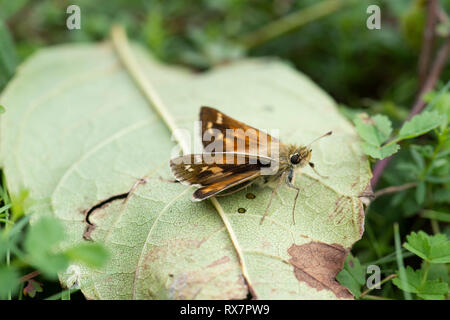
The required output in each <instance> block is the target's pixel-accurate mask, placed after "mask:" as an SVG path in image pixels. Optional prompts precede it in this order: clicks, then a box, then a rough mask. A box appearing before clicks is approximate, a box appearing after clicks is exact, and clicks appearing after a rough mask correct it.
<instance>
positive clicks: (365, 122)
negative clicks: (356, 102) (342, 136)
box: [354, 114, 392, 146]
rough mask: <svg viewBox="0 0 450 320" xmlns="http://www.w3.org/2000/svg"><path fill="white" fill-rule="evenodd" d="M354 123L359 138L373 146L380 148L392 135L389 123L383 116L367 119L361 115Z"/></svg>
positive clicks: (366, 116) (367, 117)
mask: <svg viewBox="0 0 450 320" xmlns="http://www.w3.org/2000/svg"><path fill="white" fill-rule="evenodd" d="M354 123H355V126H356V130H357V131H358V133H359V135H360V136H361V138H362V139H363V140H365V141H366V142H367V143H369V144H371V145H374V146H381V145H382V144H383V143H384V142H385V141H386V140H387V139H388V138H389V136H390V135H391V133H392V124H391V121H390V120H389V118H388V117H386V116H384V115H376V116H373V117H369V116H368V115H367V114H361V115H359V116H358V117H356V118H355V120H354Z"/></svg>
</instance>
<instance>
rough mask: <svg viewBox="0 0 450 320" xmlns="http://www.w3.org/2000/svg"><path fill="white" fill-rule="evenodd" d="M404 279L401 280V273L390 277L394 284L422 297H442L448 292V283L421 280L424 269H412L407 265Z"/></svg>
mask: <svg viewBox="0 0 450 320" xmlns="http://www.w3.org/2000/svg"><path fill="white" fill-rule="evenodd" d="M405 271H406V279H404V280H406V281H405V282H404V283H403V282H402V280H403V279H401V275H400V276H399V277H398V278H394V279H392V282H393V283H394V285H396V286H397V287H398V288H400V289H401V290H403V291H406V292H411V293H416V294H417V295H418V296H419V297H421V298H422V299H427V300H428V299H436V300H437V299H439V300H441V299H444V296H445V294H447V292H448V285H447V283H445V282H441V281H439V280H427V281H423V279H424V273H425V271H424V270H423V269H419V270H416V271H414V269H413V268H411V267H410V266H408V267H407V268H406V270H405Z"/></svg>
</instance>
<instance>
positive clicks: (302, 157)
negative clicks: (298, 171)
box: [289, 146, 312, 168]
mask: <svg viewBox="0 0 450 320" xmlns="http://www.w3.org/2000/svg"><path fill="white" fill-rule="evenodd" d="M311 151H312V150H311V149H310V148H308V147H304V146H301V147H299V148H297V149H295V151H294V152H293V153H292V154H290V155H289V162H290V164H291V165H293V166H299V167H300V168H302V167H304V166H306V165H307V164H308V163H309V160H311Z"/></svg>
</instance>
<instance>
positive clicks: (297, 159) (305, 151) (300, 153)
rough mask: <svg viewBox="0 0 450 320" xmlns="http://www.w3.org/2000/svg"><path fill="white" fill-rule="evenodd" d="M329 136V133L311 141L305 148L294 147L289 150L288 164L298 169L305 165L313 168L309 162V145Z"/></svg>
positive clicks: (310, 151) (310, 150)
mask: <svg viewBox="0 0 450 320" xmlns="http://www.w3.org/2000/svg"><path fill="white" fill-rule="evenodd" d="M329 135H331V131H330V132H327V133H325V134H324V135H322V136H320V137H318V138H317V139H315V140H313V141H312V142H311V143H310V144H308V145H307V146H300V147H295V148H294V149H291V150H292V152H290V154H289V163H290V165H291V166H295V167H296V166H298V167H300V168H303V167H304V166H306V165H307V164H309V165H310V166H311V167H314V164H313V163H311V162H310V160H311V153H312V149H311V148H310V146H311V144H312V143H313V142H316V141H317V140H319V139H321V138H323V137H326V136H329Z"/></svg>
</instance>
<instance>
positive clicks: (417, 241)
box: [403, 231, 450, 263]
mask: <svg viewBox="0 0 450 320" xmlns="http://www.w3.org/2000/svg"><path fill="white" fill-rule="evenodd" d="M406 239H407V242H406V243H405V244H404V245H403V246H404V247H405V248H406V249H408V250H409V251H411V252H413V253H414V254H416V255H418V256H419V257H421V258H422V259H424V260H426V261H428V262H430V263H449V262H450V241H449V240H448V239H447V237H446V236H445V235H444V234H436V235H433V236H430V235H428V234H426V233H425V232H423V231H419V232H418V233H415V232H412V233H411V234H410V235H408V236H406Z"/></svg>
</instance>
